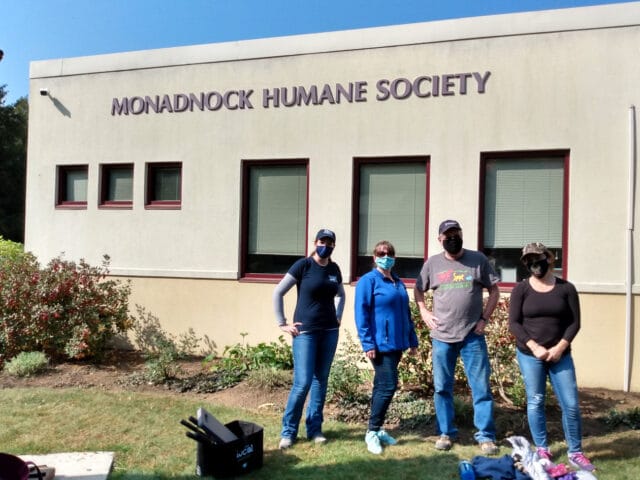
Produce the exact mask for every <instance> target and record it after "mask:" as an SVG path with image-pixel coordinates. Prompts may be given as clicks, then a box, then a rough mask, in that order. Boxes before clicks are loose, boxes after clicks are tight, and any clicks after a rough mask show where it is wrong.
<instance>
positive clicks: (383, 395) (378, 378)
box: [368, 350, 402, 432]
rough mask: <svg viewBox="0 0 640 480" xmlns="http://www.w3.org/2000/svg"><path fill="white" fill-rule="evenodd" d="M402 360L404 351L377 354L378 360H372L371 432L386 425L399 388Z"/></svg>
mask: <svg viewBox="0 0 640 480" xmlns="http://www.w3.org/2000/svg"><path fill="white" fill-rule="evenodd" d="M401 358H402V351H401V350H395V351H393V352H376V358H374V359H372V360H371V363H372V364H373V369H374V371H375V375H374V377H373V392H372V393H371V415H370V416H369V426H368V429H369V430H373V431H375V432H377V431H378V430H380V429H381V428H382V426H383V425H384V419H385V417H386V416H387V410H389V405H390V404H391V400H392V399H393V394H394V393H396V389H397V388H398V364H399V363H400V359H401Z"/></svg>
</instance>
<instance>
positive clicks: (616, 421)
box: [603, 407, 640, 430]
mask: <svg viewBox="0 0 640 480" xmlns="http://www.w3.org/2000/svg"><path fill="white" fill-rule="evenodd" d="M603 420H604V422H605V423H606V424H607V425H608V426H609V427H611V428H617V427H620V426H626V427H628V428H630V429H632V430H640V408H639V407H634V408H630V409H628V410H623V411H619V410H616V409H613V410H610V411H609V412H608V413H607V415H606V416H605V417H604V419H603Z"/></svg>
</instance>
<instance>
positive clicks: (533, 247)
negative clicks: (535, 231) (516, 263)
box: [520, 242, 552, 262]
mask: <svg viewBox="0 0 640 480" xmlns="http://www.w3.org/2000/svg"><path fill="white" fill-rule="evenodd" d="M541 253H544V254H545V256H546V257H547V258H551V257H552V255H551V252H550V251H549V249H548V248H547V247H545V246H544V244H542V243H540V242H533V243H528V244H526V245H525V246H524V248H523V249H522V255H521V256H520V261H521V262H524V257H526V256H527V255H540V254H541Z"/></svg>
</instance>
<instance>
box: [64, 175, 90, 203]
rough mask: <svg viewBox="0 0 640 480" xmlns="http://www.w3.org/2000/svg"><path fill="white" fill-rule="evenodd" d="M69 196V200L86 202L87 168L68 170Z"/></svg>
mask: <svg viewBox="0 0 640 480" xmlns="http://www.w3.org/2000/svg"><path fill="white" fill-rule="evenodd" d="M66 177H67V179H66V181H67V185H66V188H67V198H66V201H69V202H86V201H87V171H86V170H79V169H78V170H67V172H66Z"/></svg>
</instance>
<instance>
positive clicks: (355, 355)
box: [327, 332, 370, 402]
mask: <svg viewBox="0 0 640 480" xmlns="http://www.w3.org/2000/svg"><path fill="white" fill-rule="evenodd" d="M365 361H366V359H365V356H364V354H363V352H362V348H360V344H357V343H356V342H354V341H353V338H352V337H351V335H350V333H349V332H346V333H345V339H344V340H343V341H342V342H341V343H340V347H339V348H338V351H337V352H336V355H335V357H334V359H333V363H332V364H331V372H330V373H329V381H328V386H327V399H328V400H330V401H335V402H340V401H341V402H358V401H359V400H360V398H361V397H362V395H363V393H362V384H363V383H365V382H366V380H367V379H368V377H370V375H369V372H368V370H364V369H363V368H362V366H363V365H365V364H366V363H365Z"/></svg>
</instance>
